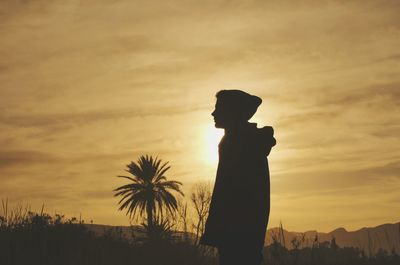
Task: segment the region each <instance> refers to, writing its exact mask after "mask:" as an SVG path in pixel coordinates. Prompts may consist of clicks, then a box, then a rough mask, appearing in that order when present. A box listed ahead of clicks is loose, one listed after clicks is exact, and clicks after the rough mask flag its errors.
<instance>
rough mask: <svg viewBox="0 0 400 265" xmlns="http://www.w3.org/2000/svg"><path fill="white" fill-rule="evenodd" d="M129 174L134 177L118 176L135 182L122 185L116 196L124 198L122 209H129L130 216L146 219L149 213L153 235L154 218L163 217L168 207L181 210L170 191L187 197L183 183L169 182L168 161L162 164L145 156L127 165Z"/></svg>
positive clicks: (121, 203)
mask: <svg viewBox="0 0 400 265" xmlns="http://www.w3.org/2000/svg"><path fill="white" fill-rule="evenodd" d="M127 167H128V169H126V171H127V172H129V173H131V174H132V175H133V177H129V176H117V177H119V178H125V179H128V180H130V181H131V183H129V184H126V185H123V186H120V187H118V188H116V189H115V190H114V191H115V192H116V193H115V194H114V197H116V196H121V197H122V198H121V200H120V201H119V202H118V204H120V207H119V210H120V211H122V210H123V209H127V212H126V215H129V216H130V217H131V218H132V217H133V216H135V215H136V214H137V213H139V215H140V216H143V214H144V212H146V214H147V229H148V231H149V232H150V231H151V230H152V228H153V221H154V216H155V215H156V213H157V210H158V212H159V213H161V214H162V212H163V210H165V209H164V207H166V210H167V211H168V212H170V213H172V212H173V211H175V210H176V209H177V208H178V203H177V200H176V198H175V196H174V195H173V194H172V193H171V192H170V191H175V192H178V193H179V194H181V195H182V196H184V194H183V192H182V191H181V190H180V187H179V186H180V185H182V183H181V182H179V181H174V180H167V178H166V176H165V173H166V172H167V170H168V169H170V166H168V162H166V163H162V161H161V159H158V158H157V157H156V158H155V159H153V157H152V156H148V155H146V156H141V157H140V158H139V159H138V161H137V162H136V163H135V162H133V161H132V162H131V163H130V164H129V165H127Z"/></svg>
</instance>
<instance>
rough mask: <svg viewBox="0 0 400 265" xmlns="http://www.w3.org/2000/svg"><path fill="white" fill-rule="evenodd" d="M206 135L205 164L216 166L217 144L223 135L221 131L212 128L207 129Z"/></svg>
mask: <svg viewBox="0 0 400 265" xmlns="http://www.w3.org/2000/svg"><path fill="white" fill-rule="evenodd" d="M205 135H206V139H205V141H206V152H205V156H206V157H205V158H206V161H207V163H209V164H211V165H217V163H218V144H219V142H220V140H221V138H222V136H223V135H224V131H223V130H222V129H216V128H215V127H214V126H209V127H207V131H206V133H205Z"/></svg>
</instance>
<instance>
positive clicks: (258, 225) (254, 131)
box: [200, 90, 276, 265]
mask: <svg viewBox="0 0 400 265" xmlns="http://www.w3.org/2000/svg"><path fill="white" fill-rule="evenodd" d="M216 97H217V103H216V105H215V110H214V112H213V113H212V116H214V121H215V127H217V128H223V129H225V135H224V137H223V138H222V139H221V142H220V143H219V163H218V169H217V176H216V180H215V185H214V190H213V194H212V199H211V204H210V211H209V215H208V218H207V221H206V226H205V232H204V234H203V235H202V237H201V239H200V243H201V244H204V245H210V246H214V247H217V248H218V252H219V259H220V265H224V264H230V265H232V264H243V265H245V264H246V265H253V264H254V265H255V264H257V265H258V264H260V263H261V261H262V254H261V251H262V249H263V246H264V239H265V233H266V228H267V224H268V217H269V210H270V184H269V183H270V182H269V168H268V160H267V156H268V155H269V153H270V151H271V148H272V147H273V146H274V145H275V144H276V141H275V138H274V137H273V134H274V131H273V128H272V127H269V126H266V127H264V128H261V129H259V128H257V124H255V123H249V122H248V120H249V119H250V118H251V117H252V116H253V115H254V113H255V112H256V111H257V108H258V106H259V105H260V104H261V102H262V100H261V99H260V98H259V97H256V96H253V95H250V94H248V93H246V92H243V91H240V90H221V91H220V92H218V93H217V95H216Z"/></svg>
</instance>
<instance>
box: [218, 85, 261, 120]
mask: <svg viewBox="0 0 400 265" xmlns="http://www.w3.org/2000/svg"><path fill="white" fill-rule="evenodd" d="M216 97H217V102H216V104H215V110H214V111H213V112H212V113H211V115H212V116H214V121H215V127H217V128H232V127H235V126H237V125H240V124H243V123H245V122H247V121H248V120H249V119H250V118H251V117H253V115H254V113H256V111H257V108H258V106H260V104H261V102H262V100H261V98H259V97H257V96H253V95H250V94H248V93H246V92H244V91H241V90H221V91H219V92H218V93H217V94H216Z"/></svg>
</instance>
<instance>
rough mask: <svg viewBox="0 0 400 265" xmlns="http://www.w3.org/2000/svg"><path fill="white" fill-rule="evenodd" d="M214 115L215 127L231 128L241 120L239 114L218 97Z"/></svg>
mask: <svg viewBox="0 0 400 265" xmlns="http://www.w3.org/2000/svg"><path fill="white" fill-rule="evenodd" d="M211 115H212V116H213V117H214V123H215V128H224V129H226V128H229V127H232V126H233V125H235V124H237V123H238V122H239V119H238V116H237V114H236V113H235V112H234V111H232V109H231V108H229V107H228V106H227V105H225V104H222V101H221V100H219V99H217V102H216V104H215V110H214V111H213V112H212V113H211Z"/></svg>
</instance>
